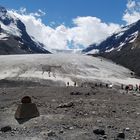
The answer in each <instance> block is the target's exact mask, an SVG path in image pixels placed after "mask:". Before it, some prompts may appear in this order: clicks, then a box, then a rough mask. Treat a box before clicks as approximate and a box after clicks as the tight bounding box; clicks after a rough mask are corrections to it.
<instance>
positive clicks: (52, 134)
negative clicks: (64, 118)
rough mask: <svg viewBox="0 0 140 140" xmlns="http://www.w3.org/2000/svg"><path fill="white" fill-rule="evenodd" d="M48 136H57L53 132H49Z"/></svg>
mask: <svg viewBox="0 0 140 140" xmlns="http://www.w3.org/2000/svg"><path fill="white" fill-rule="evenodd" d="M47 135H48V137H52V136H56V134H55V132H54V131H51V130H50V131H48V132H47Z"/></svg>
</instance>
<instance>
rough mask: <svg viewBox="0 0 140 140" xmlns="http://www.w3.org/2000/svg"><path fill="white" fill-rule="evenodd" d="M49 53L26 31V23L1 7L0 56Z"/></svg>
mask: <svg viewBox="0 0 140 140" xmlns="http://www.w3.org/2000/svg"><path fill="white" fill-rule="evenodd" d="M25 53H49V51H47V50H46V49H45V48H44V45H43V44H41V43H39V42H36V41H35V40H34V39H33V38H32V37H31V36H29V34H28V33H27V31H26V27H25V25H24V23H23V22H22V21H21V20H19V19H18V18H17V17H15V16H14V15H12V14H11V13H9V12H8V11H7V10H6V9H5V8H4V7H2V6H0V54H25Z"/></svg>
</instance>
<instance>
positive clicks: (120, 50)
mask: <svg viewBox="0 0 140 140" xmlns="http://www.w3.org/2000/svg"><path fill="white" fill-rule="evenodd" d="M83 52H84V53H87V54H95V53H96V54H98V55H101V56H103V57H106V58H108V59H111V60H113V61H114V62H116V63H119V64H121V65H123V66H125V67H127V68H129V69H131V70H133V71H134V72H136V73H137V74H138V75H140V64H139V62H140V20H139V21H137V22H136V23H133V24H131V25H128V26H125V27H123V28H121V30H120V31H119V32H117V33H115V34H113V35H112V36H110V37H108V38H107V39H106V40H105V41H103V42H101V43H100V44H99V45H94V44H93V45H90V46H89V47H88V48H87V49H85V50H83Z"/></svg>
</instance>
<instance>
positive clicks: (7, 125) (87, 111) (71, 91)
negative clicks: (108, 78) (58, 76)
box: [0, 83, 140, 140]
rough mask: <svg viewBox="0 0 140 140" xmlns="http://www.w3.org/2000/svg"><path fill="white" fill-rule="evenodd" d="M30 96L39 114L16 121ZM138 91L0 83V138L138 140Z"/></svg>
mask: <svg viewBox="0 0 140 140" xmlns="http://www.w3.org/2000/svg"><path fill="white" fill-rule="evenodd" d="M26 95H28V96H30V97H31V98H32V102H33V103H35V104H36V105H37V108H38V110H39V112H40V116H39V117H36V118H32V119H30V120H25V121H23V122H18V121H17V120H15V118H14V114H15V111H16V109H17V107H18V104H20V101H21V98H22V97H23V96H26ZM139 95H140V93H139V92H137V93H135V92H134V91H133V92H129V93H126V92H125V91H123V90H121V89H120V88H119V87H114V88H112V89H109V88H106V87H94V86H92V87H91V86H87V87H45V86H37V85H28V86H27V85H25V86H24V85H20V86H19V85H18V87H16V85H15V86H13V85H12V86H11V85H10V84H9V83H7V85H2V86H0V140H121V139H126V140H139V139H140V96H139Z"/></svg>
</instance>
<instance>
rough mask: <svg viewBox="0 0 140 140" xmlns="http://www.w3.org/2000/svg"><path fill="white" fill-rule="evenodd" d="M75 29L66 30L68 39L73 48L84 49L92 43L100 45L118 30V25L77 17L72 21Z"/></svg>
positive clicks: (96, 19)
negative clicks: (73, 45)
mask: <svg viewBox="0 0 140 140" xmlns="http://www.w3.org/2000/svg"><path fill="white" fill-rule="evenodd" d="M73 23H74V25H75V27H72V28H70V29H68V37H69V39H71V40H72V41H73V42H74V44H75V46H78V45H83V46H84V47H86V46H88V45H90V44H92V43H100V42H101V41H103V40H104V39H105V38H107V37H108V36H109V35H111V34H112V33H114V32H115V31H116V30H117V29H119V28H120V26H119V25H118V24H114V23H108V24H107V23H104V22H102V21H101V20H100V19H99V18H97V17H91V16H87V17H77V18H75V19H73Z"/></svg>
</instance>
